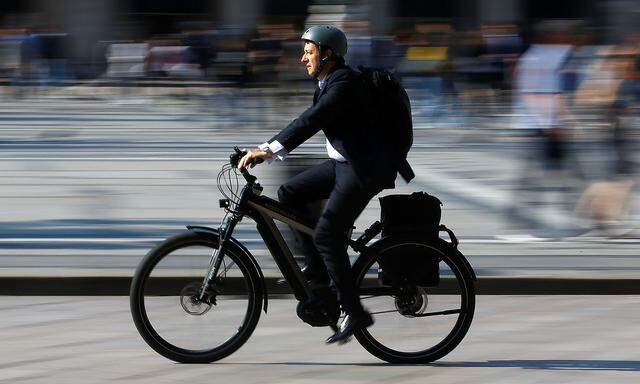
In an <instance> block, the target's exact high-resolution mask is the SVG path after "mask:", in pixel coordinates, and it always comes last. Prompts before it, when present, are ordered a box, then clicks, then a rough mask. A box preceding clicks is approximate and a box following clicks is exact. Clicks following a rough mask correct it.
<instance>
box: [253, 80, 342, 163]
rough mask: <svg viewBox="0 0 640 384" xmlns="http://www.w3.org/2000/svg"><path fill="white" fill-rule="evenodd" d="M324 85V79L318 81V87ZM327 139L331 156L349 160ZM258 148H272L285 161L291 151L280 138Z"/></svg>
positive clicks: (340, 160)
mask: <svg viewBox="0 0 640 384" xmlns="http://www.w3.org/2000/svg"><path fill="white" fill-rule="evenodd" d="M323 86H324V80H321V81H318V87H319V88H320V89H322V87H323ZM325 141H326V148H327V154H328V155H329V157H330V158H332V159H334V160H336V161H339V162H341V163H344V162H345V161H347V159H345V158H344V156H342V155H341V154H340V152H338V151H337V150H336V149H335V148H334V147H333V145H331V143H330V142H329V139H325ZM258 148H260V150H262V151H265V152H266V151H267V149H269V150H271V152H273V153H275V155H276V158H277V159H278V160H280V161H283V160H284V159H285V158H286V157H287V156H288V155H289V152H287V150H286V149H285V148H284V147H283V146H282V144H280V143H279V142H278V140H274V141H272V142H271V143H262V144H260V145H259V146H258ZM274 159H275V158H273V157H272V158H270V159H269V160H267V163H268V164H271V162H272V161H273V160H274Z"/></svg>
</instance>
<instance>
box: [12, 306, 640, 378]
mask: <svg viewBox="0 0 640 384" xmlns="http://www.w3.org/2000/svg"><path fill="white" fill-rule="evenodd" d="M270 304H271V305H270V311H269V313H268V314H267V315H264V314H263V316H262V318H261V320H260V323H259V324H258V328H257V329H256V331H255V333H254V335H253V336H252V338H251V339H250V340H249V342H248V343H247V344H245V345H244V346H243V347H242V348H241V349H240V350H239V351H238V352H236V354H234V355H232V356H231V357H229V358H227V359H225V360H222V361H220V362H218V363H214V364H209V365H179V364H175V363H173V362H171V361H168V360H166V359H164V358H163V357H160V356H159V355H157V354H156V353H155V352H154V351H152V350H151V349H150V348H149V347H147V345H146V344H144V342H143V341H142V339H141V338H140V336H139V335H138V334H137V332H136V330H135V328H134V326H133V324H132V321H131V317H130V314H129V309H128V298H126V297H101V298H95V297H92V298H87V297H47V298H42V297H30V298H23V297H22V298H18V297H0V311H1V312H2V321H0V342H1V343H2V346H3V348H2V349H1V350H0V361H1V363H0V382H2V383H12V384H13V383H34V384H35V383H69V384H73V383H83V384H84V383H106V382H122V383H154V384H157V383H176V382H183V383H190V384H196V383H211V382H220V383H242V384H247V383H278V382H284V383H319V382H322V383H371V382H380V383H581V384H585V383H598V384H601V383H637V382H638V371H640V339H639V338H638V337H636V336H637V324H638V318H639V317H640V305H639V304H640V296H554V297H544V296H479V297H478V301H477V309H476V317H475V319H474V323H473V325H472V328H471V330H470V332H469V334H468V335H467V337H466V339H465V340H464V341H463V342H462V344H461V345H460V346H459V347H458V348H457V349H456V350H454V351H453V352H452V353H451V354H449V355H448V356H447V357H445V358H444V359H442V360H440V361H438V362H437V363H434V364H429V365H424V366H393V365H388V364H385V363H383V362H381V361H379V360H377V359H376V358H375V357H373V356H371V355H369V354H368V353H367V352H366V351H365V350H364V349H362V348H361V347H360V345H359V344H357V343H356V342H355V341H354V342H352V343H349V344H347V345H345V346H343V347H336V346H326V345H324V344H323V341H322V340H324V338H325V337H326V336H327V330H326V329H322V328H311V327H309V326H307V325H306V324H304V323H302V322H301V321H299V320H297V318H296V317H295V314H294V312H293V308H294V302H293V301H292V300H286V299H281V300H273V301H272V302H271V303H270Z"/></svg>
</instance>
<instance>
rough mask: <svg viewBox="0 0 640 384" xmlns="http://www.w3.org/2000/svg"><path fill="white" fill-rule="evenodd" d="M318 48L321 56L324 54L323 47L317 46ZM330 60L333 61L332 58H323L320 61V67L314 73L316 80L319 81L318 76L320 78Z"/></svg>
mask: <svg viewBox="0 0 640 384" xmlns="http://www.w3.org/2000/svg"><path fill="white" fill-rule="evenodd" d="M316 46H317V47H318V50H319V51H320V54H322V47H321V46H320V45H316ZM332 56H333V55H332ZM329 59H331V56H327V57H323V58H322V59H320V64H319V65H318V69H316V71H315V72H314V73H313V78H314V79H316V80H318V76H320V72H322V69H323V68H324V65H325V64H326V62H327V61H328V60H329Z"/></svg>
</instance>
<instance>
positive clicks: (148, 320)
mask: <svg viewBox="0 0 640 384" xmlns="http://www.w3.org/2000/svg"><path fill="white" fill-rule="evenodd" d="M243 155H244V152H242V151H240V150H239V149H238V148H237V147H236V148H234V153H233V154H232V155H231V156H230V163H228V164H225V165H224V166H223V167H222V169H221V171H220V173H219V174H218V188H219V189H220V191H221V192H222V194H223V196H224V197H225V198H224V199H221V200H220V207H221V208H223V209H225V211H226V214H225V216H224V219H223V220H222V224H221V225H220V227H219V228H218V229H213V228H209V227H203V226H187V231H186V232H184V233H182V234H178V235H176V236H174V237H171V238H169V239H167V240H165V241H164V242H162V243H161V244H159V245H158V246H156V247H155V248H153V249H152V250H151V251H149V253H148V254H147V255H146V256H145V257H144V259H143V260H142V262H141V263H140V265H139V266H138V268H137V270H136V272H135V275H134V277H133V280H132V284H131V292H130V304H131V312H132V316H133V320H134V322H135V325H136V327H137V329H138V331H139V332H140V334H141V336H142V337H143V339H144V340H145V341H146V342H147V344H148V345H149V346H150V347H151V348H153V349H154V350H155V351H156V352H158V353H159V354H161V355H162V356H165V357H166V358H168V359H171V360H174V361H176V362H181V363H209V362H213V361H216V360H220V359H222V358H224V357H226V356H228V355H230V354H232V353H233V352H234V351H236V350H237V349H238V348H240V347H241V346H242V345H243V344H244V343H245V342H246V341H247V340H248V338H249V337H250V336H251V334H252V332H253V331H254V329H255V327H256V325H257V323H258V320H259V318H260V314H261V310H263V311H264V312H265V313H267V308H268V299H269V298H268V294H267V287H266V284H265V278H264V276H263V274H262V271H261V269H260V267H259V265H258V263H257V261H256V259H255V257H254V256H253V255H252V254H251V253H250V252H249V250H248V249H247V248H246V247H245V246H244V245H243V244H242V243H241V242H239V241H238V240H236V239H235V238H234V237H233V236H232V234H233V231H234V228H235V227H236V225H237V224H238V222H240V220H242V219H243V218H244V217H250V218H251V219H253V220H254V221H255V222H256V224H257V229H258V232H259V234H260V235H261V237H262V239H263V240H264V242H265V244H266V245H267V248H268V250H269V252H270V253H271V255H272V256H273V258H274V260H275V262H276V264H277V266H278V268H279V269H280V271H281V272H282V275H283V276H284V278H285V279H286V281H287V282H288V283H289V285H290V288H291V291H292V293H293V295H294V297H295V298H296V299H297V300H298V305H297V310H296V311H297V315H298V317H299V318H300V319H302V320H303V321H304V322H306V323H308V324H310V325H312V326H328V327H331V328H332V329H333V330H334V331H335V330H336V329H337V323H338V321H339V318H340V307H339V304H338V301H337V299H336V296H335V294H334V292H333V291H332V290H331V289H330V288H329V287H328V286H327V287H323V286H320V287H314V286H311V285H310V284H309V283H308V282H307V281H306V279H305V278H304V275H303V273H302V271H301V269H300V267H299V266H298V264H297V263H296V261H295V259H294V258H293V255H292V253H291V251H290V249H289V247H288V246H287V244H286V243H285V241H284V239H283V237H282V234H281V233H280V231H279V230H278V228H277V227H276V225H275V222H274V219H275V220H278V221H281V222H284V223H286V224H288V225H290V226H292V227H294V228H296V229H298V230H300V231H302V232H305V233H309V234H313V226H312V225H311V223H310V222H309V221H308V220H307V219H306V218H305V217H302V216H300V215H299V214H298V213H296V212H294V211H292V210H291V209H289V208H287V207H286V206H283V205H282V204H280V203H279V202H278V201H276V200H273V199H270V198H268V197H266V196H261V192H262V190H263V188H262V187H261V186H260V184H259V183H258V182H257V180H256V177H255V176H253V175H251V174H250V173H249V172H248V170H247V169H246V168H245V169H242V170H241V171H240V174H241V175H242V176H243V177H244V179H245V181H246V185H245V186H244V187H243V188H242V190H240V183H239V175H238V170H237V164H238V161H239V159H240V158H242V156H243ZM234 177H235V179H234ZM381 229H382V225H381V224H380V222H379V221H376V222H375V223H373V224H372V225H371V226H370V227H369V228H368V229H367V230H365V231H364V233H363V234H362V235H361V236H360V237H359V238H357V239H356V240H353V239H351V238H350V237H347V244H348V246H350V247H351V248H352V249H353V250H354V251H355V252H357V253H358V254H359V256H358V258H357V259H356V261H355V262H354V263H353V272H354V276H355V279H356V287H357V289H358V292H359V294H360V297H361V300H362V302H363V304H365V305H366V307H367V308H368V309H369V310H370V311H371V313H372V315H374V317H375V319H376V322H375V324H374V325H373V326H371V327H369V328H366V329H361V330H359V331H357V332H356V333H355V335H354V336H355V338H356V339H357V340H358V342H359V343H360V344H361V345H362V346H363V347H364V348H365V349H366V350H367V351H369V352H370V353H371V354H373V355H374V356H377V357H378V358H380V359H382V360H385V361H387V362H391V363H427V362H431V361H434V360H437V359H440V358H442V357H443V356H445V355H447V354H448V353H449V352H451V351H452V350H453V349H454V348H455V347H456V346H457V345H458V344H459V343H460V342H461V341H462V339H463V338H464V336H465V334H466V333H467V331H468V329H469V327H470V325H471V321H472V319H473V314H474V309H475V291H474V281H475V280H476V276H475V273H474V271H473V268H472V267H471V265H470V264H469V262H468V261H467V260H466V259H465V257H464V256H463V255H462V253H460V251H459V250H458V249H457V240H456V239H455V235H453V233H452V232H451V231H448V229H447V231H448V232H449V235H450V238H451V242H448V241H445V240H443V239H441V238H439V237H438V238H437V239H431V240H425V239H422V238H420V237H418V236H415V235H397V236H387V237H383V238H381V239H379V240H377V241H375V242H373V243H372V244H369V242H371V240H373V238H374V237H376V236H377V235H378V234H379V233H380V232H381ZM403 247H411V249H412V250H414V251H415V249H416V247H418V248H419V249H421V250H424V252H425V255H431V256H434V257H437V265H438V271H439V273H440V275H442V276H443V278H441V279H439V284H438V285H437V286H433V287H421V286H417V285H415V284H411V283H407V282H405V283H397V284H396V283H393V284H391V283H389V282H386V281H384V280H385V279H383V278H382V275H383V274H382V272H383V271H382V270H381V266H380V263H379V260H381V259H382V258H383V257H384V256H385V255H389V254H390V252H394V254H397V253H398V251H400V254H402V252H403V251H402V250H403V249H409V248H403ZM434 319H443V323H442V324H441V323H440V322H438V323H436V322H435V321H434ZM416 326H417V328H416Z"/></svg>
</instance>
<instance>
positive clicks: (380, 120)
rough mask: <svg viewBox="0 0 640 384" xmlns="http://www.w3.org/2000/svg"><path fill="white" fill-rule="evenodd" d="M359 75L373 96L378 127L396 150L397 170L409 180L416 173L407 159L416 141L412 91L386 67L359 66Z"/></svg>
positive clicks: (373, 106)
mask: <svg viewBox="0 0 640 384" xmlns="http://www.w3.org/2000/svg"><path fill="white" fill-rule="evenodd" d="M358 71H360V78H361V79H362V81H363V82H364V84H365V86H366V87H367V90H368V93H369V94H370V95H371V96H372V104H373V105H372V111H373V112H374V113H375V114H376V115H375V120H374V121H376V122H377V125H378V128H379V130H380V131H381V132H383V135H384V138H385V143H389V145H390V146H392V148H393V149H394V153H396V154H397V159H398V162H399V163H398V164H396V166H397V168H398V173H400V175H401V176H402V178H404V180H405V181H406V182H409V181H410V180H411V179H413V178H414V177H415V174H414V173H413V170H412V169H411V166H410V165H409V163H408V162H407V160H406V158H407V154H408V153H409V149H411V145H412V144H413V123H412V120H411V103H410V101H409V95H407V92H406V91H405V89H404V88H403V87H402V85H401V84H400V82H399V81H398V79H397V78H396V77H395V75H394V74H393V73H391V72H389V71H388V70H386V69H382V68H368V67H363V66H358Z"/></svg>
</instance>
